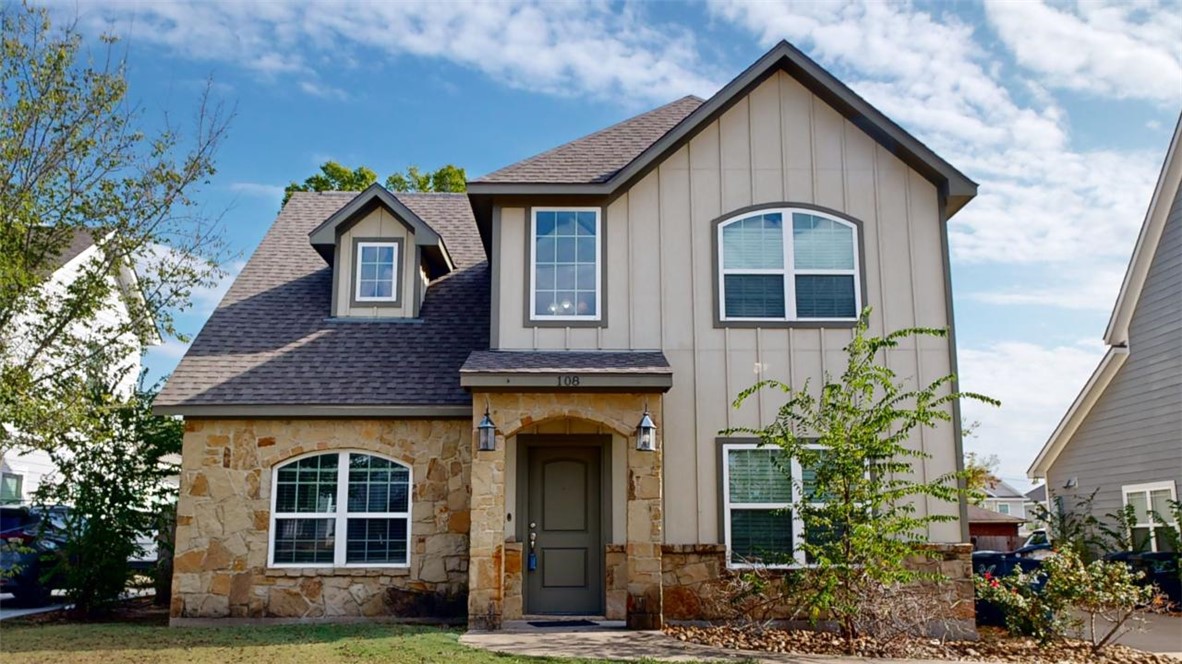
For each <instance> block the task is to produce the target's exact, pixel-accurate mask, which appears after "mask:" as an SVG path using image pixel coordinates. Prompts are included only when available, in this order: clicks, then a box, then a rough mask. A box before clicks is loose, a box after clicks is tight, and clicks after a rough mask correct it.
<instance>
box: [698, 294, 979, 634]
mask: <svg viewBox="0 0 1182 664" xmlns="http://www.w3.org/2000/svg"><path fill="white" fill-rule="evenodd" d="M869 319H870V311H869V309H867V310H866V311H865V312H863V314H862V316H861V317H860V319H859V321H858V324H857V326H856V327H855V329H854V337H853V340H852V341H851V342H850V343H849V345H848V346H846V348H845V351H846V353H847V355H848V363H847V365H846V368H845V371H844V373H843V374H842V375H841V376H840V378H838V379H833V378H832V377H831V376H829V375H826V376H825V383H824V385H822V386H821V387H820V389H819V390H817V391H816V392H813V391H812V389H810V385H809V384H808V383H807V382H806V384H805V385H803V386H802V387H800V388H794V387H792V386H790V385H787V384H784V383H782V382H779V381H775V380H765V381H761V382H759V383H757V384H755V385H754V386H752V387H751V388H749V389H747V390H744V391H743V392H742V393H741V394H739V396H738V398H737V399H735V403H734V405H735V407H736V408H738V407H739V406H741V405H742V404H743V403H744V402H745V401H746V400H748V399H751V398H756V397H757V396H758V395H759V393H760V392H762V391H764V390H774V391H776V392H779V393H781V395H782V396H779V395H778V396H779V398H783V399H784V400H785V401H784V405H783V406H782V407H781V408H780V409H779V411H778V413H777V414H776V417H775V419H774V421H772V423H771V424H769V425H768V426H766V427H763V428H735V429H729V430H726V431H723V432H722V433H723V435H728V436H729V435H735V434H746V435H755V436H758V438H759V441H760V443H761V445H765V446H768V447H776V448H779V449H780V450H782V455H780V457H779V458H780V459H794V460H796V461H797V462H798V464H799V467H800V468H802V469H803V470H802V473H801V474H802V475H803V477H798V476H794V475H793V474H792V472H791V468H790V464H788V463H783V462H781V463H778V466H779V468H780V469H781V471H782V472H785V473H787V474H788V479H789V480H790V481H791V482H792V484H793V488H794V492H793V497H794V500H793V501H792V502H791V507H790V508H789V509H791V510H792V512H793V513H795V514H799V515H800V517H801V519H802V520H803V522H804V536H803V537H802V538H801V540H802V541H798V542H796V545H797V546H798V547H799V549H800V550H802V551H803V553H804V556H805V559H806V561H807V562H808V563H809V565H808V566H807V567H804V568H802V569H800V570H796V571H795V572H794V573H793V574H791V575H789V576H788V577H787V581H786V583H788V584H790V591H789V592H786V593H785V595H786V596H788V597H795V598H796V599H797V600H798V601H799V602H800V606H801V610H802V612H803V613H805V614H806V615H807V617H808V618H809V619H810V620H813V621H816V620H821V619H827V620H832V621H834V622H835V623H836V625H837V626H838V628H839V631H840V634H841V637H842V638H843V639H844V640H845V644H846V649H847V651H848V652H850V653H853V652H854V650H855V645H856V640H857V639H858V637H860V636H878V634H876V632H877V630H878V629H879V628H880V627H881V626H883V625H885V624H887V623H888V622H892V620H891V616H890V613H891V612H892V611H896V610H897V609H896V608H895V607H894V606H893V604H896V603H897V602H895V601H892V599H891V596H892V593H896V591H898V592H901V593H907V592H908V590H907V587H908V586H909V585H910V584H915V583H917V582H924V581H928V582H935V581H939V580H941V577H940V576H939V575H938V574H935V573H925V572H921V571H916V570H915V569H914V568H913V567H912V566H909V565H908V564H907V563H908V561H909V560H913V559H915V558H931V557H933V556H935V555H937V554H936V553H935V552H933V551H932V550H931V549H930V547H928V546H927V533H928V528H929V527H930V526H932V525H934V524H937V523H940V522H945V521H954V520H955V519H956V517H955V516H948V515H944V514H940V513H938V512H939V511H938V510H927V509H920V508H919V506H918V505H919V504H920V503H923V502H925V501H935V502H940V501H947V502H957V501H958V500H959V499H960V498H961V496H962V495H963V492H964V490H963V489H961V488H959V480H960V475H958V474H957V473H950V474H947V475H943V476H940V477H936V478H932V479H924V477H925V475H924V473H921V472H917V471H916V468H915V464H922V463H924V461H925V460H926V459H927V458H929V456H930V455H929V454H927V453H926V452H923V451H921V450H920V449H917V446H914V445H909V444H908V443H909V440H910V439H911V437H912V436H913V435H915V434H917V433H918V432H919V431H920V430H922V429H925V428H931V427H933V426H936V425H938V424H940V423H944V422H948V421H950V420H951V419H952V414H951V407H952V404H953V403H954V402H956V401H958V400H960V399H966V398H967V399H975V400H978V401H983V402H985V403H989V404H994V405H996V404H998V402H997V401H995V400H994V399H991V398H989V397H985V396H982V395H979V394H973V393H958V392H954V391H953V390H952V389H951V386H952V384H953V381H954V376H951V375H949V376H944V377H942V378H940V379H938V380H935V381H933V382H932V383H931V384H929V385H926V386H922V387H919V388H915V389H908V388H907V387H905V383H904V382H903V381H901V380H899V379H898V378H897V376H896V375H895V372H894V371H893V370H892V369H891V368H890V367H889V366H887V364H886V362H885V361H884V360H883V359H881V354H882V353H883V352H884V351H886V350H888V349H891V348H895V347H896V346H898V344H899V342H900V340H902V339H905V338H908V337H919V336H936V337H944V336H945V335H946V332H945V331H944V330H938V329H928V328H913V329H906V330H900V331H898V332H893V333H890V334H888V335H886V336H884V337H874V336H870V335H869V334H868V333H867V330H868V324H869ZM947 511H948V512H953V513H954V512H955V510H947ZM901 596H902V595H896V597H901ZM916 600H917V595H914V594H912V595H910V596H909V597H908V601H909V602H913V601H916Z"/></svg>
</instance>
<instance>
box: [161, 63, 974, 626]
mask: <svg viewBox="0 0 1182 664" xmlns="http://www.w3.org/2000/svg"><path fill="white" fill-rule="evenodd" d="M975 193H976V185H975V184H974V183H973V182H972V181H970V180H969V179H968V178H966V177H965V176H964V175H962V174H961V173H960V172H959V171H957V170H956V169H954V168H953V167H952V166H950V165H949V164H948V163H947V162H945V161H944V160H942V159H941V158H940V157H938V156H937V155H935V154H934V153H932V152H931V150H929V149H928V148H926V147H925V146H924V145H922V144H921V143H920V142H919V141H917V140H916V139H915V138H914V137H912V136H910V135H909V134H907V133H906V132H904V131H903V130H902V129H901V128H899V127H898V126H897V125H895V124H894V123H893V122H891V121H890V120H889V119H887V118H886V117H884V116H883V115H882V114H881V113H880V112H879V111H877V110H875V109H874V108H872V107H871V106H870V105H869V104H868V103H867V102H866V101H865V100H863V99H861V98H859V97H858V96H856V95H855V94H854V93H853V92H851V91H850V90H849V88H847V87H846V86H844V85H843V84H842V83H840V82H839V81H837V80H836V79H835V78H833V76H831V75H830V74H828V73H827V72H825V71H824V70H822V69H821V68H820V67H819V66H818V65H817V64H816V63H814V62H812V61H811V60H809V59H808V58H807V57H805V56H804V55H803V54H801V53H800V52H799V51H797V50H796V49H794V48H792V47H791V46H789V45H788V44H787V43H781V44H780V45H778V46H776V47H775V48H774V49H772V50H771V51H770V52H768V53H767V54H766V55H765V56H763V57H762V58H761V59H760V60H759V61H758V62H756V63H755V64H754V65H752V66H751V67H750V68H749V69H748V70H747V71H745V72H743V73H742V74H741V75H740V76H739V77H738V78H736V79H735V80H734V81H732V82H731V83H729V84H728V85H726V86H725V87H724V88H723V89H722V90H721V91H719V92H718V93H717V94H716V95H714V96H713V97H711V98H710V99H708V100H704V101H703V100H701V99H697V98H695V97H686V98H683V99H680V100H677V101H674V102H672V103H670V104H668V105H665V106H662V107H660V108H657V109H655V110H653V111H649V112H647V113H644V114H641V115H638V116H636V117H634V118H631V119H629V120H625V121H624V122H621V123H619V124H616V125H613V126H611V127H608V128H607V129H604V130H602V131H599V132H596V133H594V134H591V135H589V136H586V137H584V138H580V139H578V140H576V141H573V142H571V143H567V144H565V145H562V146H560V147H557V148H555V149H553V150H550V151H548V152H545V153H542V154H540V155H537V156H534V157H531V158H529V159H526V160H524V161H521V162H518V163H516V164H514V165H511V166H508V167H506V168H503V169H501V170H498V171H496V172H493V173H491V174H489V175H486V176H484V177H482V178H480V179H477V180H475V181H472V182H470V183H468V193H467V195H462V194H401V193H400V194H392V193H389V192H387V191H386V190H385V189H383V188H382V187H380V186H377V185H375V186H372V187H370V188H369V189H367V190H366V191H364V192H362V193H360V194H355V193H296V194H295V195H294V196H293V197H292V198H291V200H290V201H289V202H288V203H287V204H286V205H285V206H284V208H283V210H282V211H281V212H280V214H279V216H278V218H277V219H276V220H275V222H274V224H273V225H272V227H271V229H270V231H269V232H268V233H267V235H266V237H265V238H264V239H263V241H262V243H261V244H260V246H259V247H258V249H257V250H256V251H255V253H254V255H253V256H252V257H251V259H250V260H249V262H248V263H247V264H246V266H245V268H244V269H243V270H242V273H241V274H240V275H239V276H238V278H237V280H236V281H235V283H234V284H233V286H232V287H231V288H230V290H229V291H228V293H227V294H226V296H225V298H224V299H223V301H222V303H221V304H220V305H219V307H218V308H217V309H216V310H215V312H214V313H213V314H212V316H211V317H210V319H209V321H208V323H206V325H205V328H204V329H203V330H202V331H201V333H200V334H199V335H198V336H197V338H196V339H195V340H194V342H193V345H192V347H191V348H190V349H189V351H188V353H187V354H186V356H185V357H184V359H183V360H182V361H181V363H180V365H179V366H178V367H177V369H176V371H175V372H174V374H173V375H172V378H171V379H170V381H169V382H168V385H167V387H166V388H165V389H164V391H163V392H162V394H161V395H160V396H159V397H158V399H157V401H156V407H157V410H158V412H161V413H168V414H179V415H183V416H184V417H185V419H186V433H185V445H184V461H183V473H182V492H181V493H182V496H181V502H180V507H179V515H178V518H177V522H178V529H177V542H176V559H175V572H176V574H175V578H174V585H173V589H174V592H173V600H172V602H173V604H172V616H173V618H174V620H180V619H184V618H190V617H216V616H245V617H269V616H270V617H320V616H348V615H386V614H393V615H414V614H416V613H415V612H416V611H424V610H426V609H423V608H422V607H425V606H435V607H443V606H450V607H453V608H454V607H455V606H456V605H457V604H459V605H461V606H462V605H463V603H464V602H465V601H466V607H467V610H468V616H469V623H470V624H471V625H473V626H475V627H495V626H496V625H497V624H499V622H500V621H501V620H506V619H514V618H520V617H522V616H523V615H527V614H528V615H534V614H556V613H559V614H561V613H565V614H578V615H599V616H606V617H608V618H614V619H626V620H627V623H628V625H629V626H630V627H634V628H653V627H657V626H659V625H660V624H661V622H662V620H663V619H664V618H666V617H669V618H693V617H702V616H704V615H705V613H706V611H707V608H706V607H705V605H704V604H702V603H701V602H700V598H699V596H698V594H697V592H696V590H695V589H701V588H705V587H707V586H704V585H702V584H703V583H704V582H707V581H710V580H713V579H716V578H718V575H719V573H720V570H722V569H725V567H726V566H727V565H734V564H739V563H741V562H743V561H744V560H749V559H751V558H754V557H758V556H760V555H761V554H766V553H768V552H772V553H775V554H777V555H779V556H784V557H788V558H790V559H791V558H795V559H797V560H798V561H799V560H802V556H801V555H800V551H799V549H798V548H794V542H799V541H800V539H801V538H804V537H809V536H811V533H810V532H808V531H806V530H805V528H804V527H803V524H802V523H801V522H800V521H799V520H794V519H793V518H792V516H791V514H789V513H787V512H785V511H782V510H781V509H780V508H781V507H783V506H784V504H785V503H786V502H788V501H789V500H790V499H791V493H790V492H791V491H792V487H791V485H790V484H789V483H788V482H787V481H786V479H785V478H784V476H783V475H782V474H780V473H778V472H777V471H776V470H775V468H774V467H773V466H772V464H771V463H770V461H771V460H772V457H774V455H775V454H776V452H775V451H773V450H770V449H756V445H755V443H754V441H753V440H752V439H750V438H741V437H734V438H725V437H722V436H721V435H720V433H719V432H720V431H722V430H724V429H727V428H728V427H738V426H759V425H761V424H767V423H769V422H771V421H772V420H773V418H774V417H775V415H776V410H777V406H778V405H779V403H780V402H779V401H777V396H776V395H775V394H773V393H771V392H767V393H764V394H761V395H760V396H759V397H758V398H753V399H751V400H749V402H748V403H747V404H746V405H745V406H744V407H743V408H741V409H734V408H732V407H731V405H730V404H731V402H732V400H733V399H734V397H735V396H736V395H737V394H738V393H739V392H740V391H741V390H743V389H745V388H747V387H750V386H751V385H752V384H753V383H754V382H755V381H757V380H759V379H761V378H776V379H780V380H783V381H786V382H789V383H791V384H792V385H795V386H797V387H801V386H803V385H804V384H805V381H811V385H813V386H819V385H820V383H821V381H822V380H823V378H824V376H825V374H826V373H832V374H839V373H840V372H841V370H842V368H843V366H844V362H845V356H844V353H843V351H842V348H843V346H844V345H845V344H846V343H848V341H849V340H850V338H851V334H852V333H851V330H852V328H853V327H854V324H855V321H856V319H857V317H858V313H859V311H860V309H861V308H862V307H864V306H871V307H873V308H874V316H873V319H872V328H873V329H872V331H873V332H876V333H882V332H883V331H884V330H896V329H900V328H905V327H912V326H925V327H936V328H946V327H951V325H952V320H953V316H952V309H951V303H952V299H951V291H950V282H949V272H948V235H947V228H946V223H947V220H948V219H949V217H951V216H952V215H953V214H955V213H956V212H957V211H958V210H960V209H961V208H962V207H963V206H964V205H965V204H966V203H968V202H969V200H970V199H971V198H972V197H973V196H974V195H975ZM884 358H885V360H886V361H887V362H889V364H890V365H891V367H892V368H894V369H895V370H896V371H897V372H898V373H899V374H900V376H901V377H902V378H905V379H908V380H915V381H919V382H924V383H926V382H928V381H931V380H934V379H936V378H937V377H941V376H944V375H946V374H948V373H950V372H953V371H954V370H955V352H954V346H953V341H952V339H951V338H948V339H943V338H925V339H922V340H919V341H913V340H904V341H902V342H901V343H900V345H899V347H897V348H893V349H890V350H888V351H885V355H884ZM952 412H953V414H954V416H955V421H954V422H950V423H948V424H944V425H940V426H937V427H935V428H932V429H926V430H924V431H922V432H917V433H916V434H915V435H914V436H913V438H912V439H911V441H910V444H911V445H914V446H915V447H916V448H917V449H922V450H924V451H925V452H926V453H927V455H928V456H927V458H926V459H925V460H924V461H922V462H921V464H922V466H923V467H922V468H920V469H919V471H920V472H921V473H922V474H923V475H924V476H925V477H937V476H940V475H943V474H945V473H949V472H952V471H954V470H957V469H958V468H959V466H960V464H961V459H962V453H961V452H962V451H961V449H960V446H959V440H960V435H959V412H957V411H956V410H955V409H953V411H952ZM650 423H651V424H654V425H655V427H656V430H655V432H654V431H653V430H652V429H650V428H648V426H647V425H648V424H650ZM642 424H643V425H645V426H640V425H642ZM486 432H487V433H488V434H494V432H495V435H487V437H486ZM789 465H791V464H789ZM794 468H795V467H794ZM801 470H802V469H800V468H795V471H796V472H800V471H801ZM804 470H807V469H804ZM919 509H920V511H921V513H938V514H942V515H946V516H949V517H952V519H951V520H950V521H948V522H940V523H934V524H932V526H931V528H930V531H929V532H928V533H927V535H928V537H929V538H930V540H931V541H932V542H933V543H934V544H935V545H937V546H939V545H948V550H947V551H946V555H948V556H951V557H956V556H961V557H964V558H965V559H966V560H967V550H968V547H967V546H966V545H963V544H960V543H966V542H967V541H968V532H967V522H966V521H965V520H964V518H963V514H964V511H963V510H964V505H963V504H962V505H960V506H959V507H958V505H956V504H947V503H943V502H939V501H934V500H933V501H924V500H921V501H920V503H919ZM963 567H964V569H968V566H967V565H964V566H963ZM960 587H967V588H970V591H969V592H970V597H971V585H969V584H965V583H961V584H959V585H958V588H960ZM465 596H466V600H465V599H464V597H465ZM967 606H971V602H969V603H968V604H967ZM416 607H417V608H416ZM437 610H439V609H437ZM969 620H970V621H971V615H970V616H969Z"/></svg>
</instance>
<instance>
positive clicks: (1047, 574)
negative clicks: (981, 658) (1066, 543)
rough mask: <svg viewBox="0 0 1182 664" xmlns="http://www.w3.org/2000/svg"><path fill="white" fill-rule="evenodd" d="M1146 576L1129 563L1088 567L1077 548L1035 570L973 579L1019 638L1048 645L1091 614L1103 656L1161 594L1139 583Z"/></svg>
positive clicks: (1094, 637)
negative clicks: (1076, 614)
mask: <svg viewBox="0 0 1182 664" xmlns="http://www.w3.org/2000/svg"><path fill="white" fill-rule="evenodd" d="M1142 576H1143V575H1142V573H1141V572H1134V571H1132V570H1130V569H1129V567H1128V566H1127V565H1125V564H1123V563H1118V562H1107V561H1103V560H1096V561H1093V562H1091V563H1085V562H1084V561H1083V559H1082V558H1081V557H1080V556H1079V554H1078V553H1077V552H1076V551H1075V550H1074V549H1072V548H1067V549H1063V550H1061V551H1059V552H1057V553H1056V554H1055V555H1053V556H1050V557H1048V558H1046V559H1045V560H1043V561H1042V566H1041V567H1040V568H1038V569H1035V570H1032V571H1029V572H1028V571H1024V570H1022V569H1021V568H1016V569H1015V570H1014V571H1013V573H1011V574H1008V575H1006V576H994V575H993V574H991V573H989V572H986V573H985V574H984V575H981V576H975V577H974V578H973V582H974V585H975V586H976V591H977V596H978V597H979V598H980V599H982V600H985V601H987V602H990V603H992V604H993V605H994V606H996V607H998V608H999V609H1000V610H1001V612H1002V614H1003V616H1004V617H1005V624H1006V628H1007V629H1008V630H1009V631H1010V632H1011V633H1013V634H1019V635H1023V636H1030V637H1034V638H1035V639H1037V640H1038V642H1039V643H1041V644H1043V645H1046V644H1049V643H1051V642H1053V641H1056V640H1059V639H1062V638H1064V637H1066V636H1067V635H1068V634H1069V633H1071V632H1073V631H1076V630H1078V629H1079V628H1080V627H1081V626H1082V624H1083V621H1082V620H1080V619H1079V618H1076V617H1074V616H1073V615H1072V610H1075V611H1078V612H1080V613H1082V614H1084V616H1086V618H1087V621H1088V624H1089V627H1090V628H1091V629H1090V633H1091V640H1092V650H1093V651H1094V652H1099V651H1100V650H1102V649H1103V648H1104V647H1105V646H1107V645H1108V644H1109V643H1111V642H1112V641H1113V640H1114V639H1115V638H1117V637H1118V636H1120V635H1121V634H1123V633H1125V632H1127V631H1129V630H1130V629H1132V627H1133V621H1132V619H1133V617H1134V614H1135V612H1136V610H1137V608H1138V607H1141V606H1145V605H1147V604H1149V603H1150V602H1152V601H1153V600H1154V598H1155V596H1156V590H1154V589H1153V588H1151V587H1143V586H1141V585H1139V581H1140V579H1141V577H1142Z"/></svg>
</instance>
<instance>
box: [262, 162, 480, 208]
mask: <svg viewBox="0 0 1182 664" xmlns="http://www.w3.org/2000/svg"><path fill="white" fill-rule="evenodd" d="M377 181H378V174H377V173H375V172H374V171H373V170H372V169H370V168H368V167H366V166H358V167H357V168H354V169H350V168H349V167H348V166H342V165H341V164H339V163H337V162H335V161H326V162H324V163H323V164H321V165H320V172H319V173H316V174H314V175H312V176H310V177H308V178H307V179H305V180H304V182H303V184H300V183H298V182H292V183H290V184H288V185H287V187H286V188H284V190H283V203H284V204H286V203H287V201H288V200H289V199H290V198H291V195H292V194H293V193H295V192H297V191H363V190H364V189H365V188H366V187H369V186H370V185H371V184H373V183H375V182H377ZM385 184H386V188H387V189H389V190H390V191H411V192H457V193H458V192H464V191H466V190H467V176H466V175H465V174H464V169H462V168H459V167H458V166H454V165H452V164H447V165H446V166H442V167H440V168H439V169H437V170H434V171H423V170H422V169H420V168H419V167H418V166H410V167H408V168H407V169H406V171H405V172H397V173H391V174H390V176H389V177H387V178H386V182H385Z"/></svg>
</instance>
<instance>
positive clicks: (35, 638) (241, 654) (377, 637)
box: [0, 623, 600, 664]
mask: <svg viewBox="0 0 1182 664" xmlns="http://www.w3.org/2000/svg"><path fill="white" fill-rule="evenodd" d="M459 635H460V632H459V631H458V630H455V629H440V628H432V627H410V626H402V625H375V624H356V625H275V626H266V627H254V626H239V627H209V628H204V627H201V628H198V627H190V628H168V627H163V626H155V625H137V624H121V623H104V624H50V625H19V626H12V625H7V624H5V625H0V662H12V663H13V664H17V663H20V664H26V663H33V662H47V663H48V662H54V663H55V664H56V663H59V662H60V663H62V664H71V663H84V664H115V663H116V662H137V663H145V664H146V663H148V662H176V663H178V664H181V663H183V664H206V663H210V664H212V663H214V662H217V663H219V664H220V663H222V662H248V663H249V664H266V663H271V662H275V663H280V662H282V663H283V664H288V663H289V662H296V663H299V664H320V663H321V662H379V661H380V662H384V663H388V664H411V663H414V664H418V663H419V662H444V663H446V664H494V663H495V664H511V663H513V662H522V663H529V664H541V663H543V662H560V661H561V662H564V663H567V664H573V663H574V662H576V661H577V662H580V663H582V664H592V662H600V660H570V659H564V660H556V659H533V658H521V657H509V656H503V655H495V654H492V653H489V652H484V651H481V650H473V649H471V648H467V647H465V646H462V645H460V644H459Z"/></svg>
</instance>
